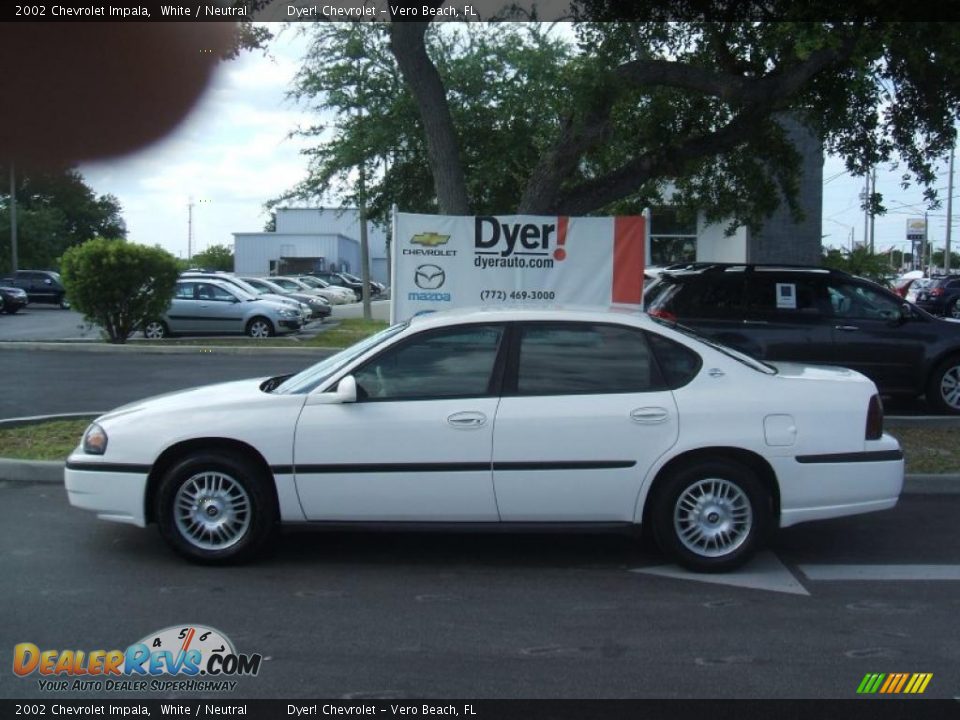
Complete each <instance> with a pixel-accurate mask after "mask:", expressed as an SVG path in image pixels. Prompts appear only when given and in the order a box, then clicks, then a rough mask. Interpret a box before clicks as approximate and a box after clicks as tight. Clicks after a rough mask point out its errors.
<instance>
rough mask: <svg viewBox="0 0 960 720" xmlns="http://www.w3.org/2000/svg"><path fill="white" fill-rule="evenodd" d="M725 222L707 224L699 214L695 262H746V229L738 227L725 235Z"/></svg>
mask: <svg viewBox="0 0 960 720" xmlns="http://www.w3.org/2000/svg"><path fill="white" fill-rule="evenodd" d="M726 229H727V223H726V222H720V223H714V224H707V222H706V220H705V219H704V217H703V214H702V213H701V215H700V217H699V218H698V219H697V262H731V263H742V262H746V261H747V237H748V236H747V229H746V228H745V227H743V226H740V227H738V228H737V229H736V231H735V232H734V234H733V235H729V236H728V235H726V233H725V231H726Z"/></svg>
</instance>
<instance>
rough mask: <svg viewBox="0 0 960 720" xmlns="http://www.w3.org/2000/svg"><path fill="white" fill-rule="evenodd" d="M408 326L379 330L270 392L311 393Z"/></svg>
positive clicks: (286, 393) (398, 325) (404, 324)
mask: <svg viewBox="0 0 960 720" xmlns="http://www.w3.org/2000/svg"><path fill="white" fill-rule="evenodd" d="M409 324H410V323H408V322H403V323H399V324H397V325H392V326H390V327H388V328H387V329H386V330H381V331H380V332H378V333H377V334H376V335H371V336H370V337H368V338H366V339H365V340H361V341H360V342H358V343H357V344H356V345H351V346H350V347H348V348H347V349H346V350H341V351H340V352H338V353H337V354H336V355H331V356H330V357H328V358H327V359H326V360H322V361H320V362H318V363H317V364H316V365H311V366H310V367H308V368H307V369H306V370H302V371H300V372H298V373H297V374H296V375H293V376H292V377H290V378H288V379H287V380H285V381H284V382H282V383H281V384H280V385H278V386H277V387H276V389H274V390H273V391H272V392H275V393H278V394H281V395H295V394H300V393H308V392H311V391H312V390H314V389H316V388H317V387H319V386H320V385H321V384H322V383H323V382H325V381H326V380H328V379H329V378H330V377H331V376H332V375H334V373H336V372H337V371H338V370H340V368H342V367H343V366H344V365H346V364H348V363H350V362H351V361H353V360H355V359H356V358H358V357H360V356H361V355H363V354H364V353H365V352H367V351H368V350H370V349H371V348H374V347H376V346H377V345H379V344H380V343H382V342H385V341H387V340H389V339H390V338H392V337H393V336H394V335H396V334H398V333H400V332H402V331H403V330H406V329H407V326H408V325H409Z"/></svg>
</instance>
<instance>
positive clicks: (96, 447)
mask: <svg viewBox="0 0 960 720" xmlns="http://www.w3.org/2000/svg"><path fill="white" fill-rule="evenodd" d="M83 451H84V452H85V453H87V454H88V455H103V454H104V453H105V452H106V451H107V433H106V431H105V430H104V429H103V428H102V427H100V426H99V425H97V424H96V423H91V424H90V427H88V428H87V429H86V432H84V433H83Z"/></svg>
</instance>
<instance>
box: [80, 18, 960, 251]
mask: <svg viewBox="0 0 960 720" xmlns="http://www.w3.org/2000/svg"><path fill="white" fill-rule="evenodd" d="M278 27H280V26H279V25H273V29H274V30H276V29H277V28H278ZM306 45H307V42H306V39H305V38H304V37H303V36H302V35H300V34H299V33H297V32H295V31H294V30H292V29H285V30H283V31H282V32H280V33H279V36H278V37H277V39H276V40H275V41H273V42H272V43H271V45H270V50H269V55H268V56H265V55H264V54H263V53H261V52H245V53H243V54H242V55H241V56H240V57H239V58H238V59H236V60H232V61H228V62H224V63H221V66H220V68H219V71H218V73H217V75H216V76H215V78H214V81H213V83H212V84H211V87H210V88H209V90H208V91H207V93H206V95H205V96H204V97H203V99H202V100H201V101H200V102H199V103H198V105H197V106H196V107H195V108H194V109H193V111H192V113H191V114H190V115H189V116H188V117H187V119H186V120H185V121H184V122H183V123H182V124H181V125H180V126H179V127H178V128H177V129H176V130H175V131H174V132H173V133H171V134H170V135H168V136H167V137H166V138H165V139H163V140H161V141H159V142H157V143H155V144H154V145H152V146H150V147H148V148H146V149H144V150H142V151H140V152H138V153H136V154H133V155H129V156H126V157H124V158H119V159H112V160H108V161H103V162H98V163H89V164H84V165H82V166H81V168H80V171H81V172H82V173H83V175H84V177H85V179H86V181H87V184H88V185H90V186H91V187H92V188H93V189H94V191H95V192H97V193H98V194H103V193H110V194H113V195H115V196H116V197H117V198H119V200H120V203H121V205H122V207H123V216H124V218H125V220H126V222H127V227H128V231H129V234H128V237H129V239H130V240H131V241H133V242H137V243H142V244H145V245H160V246H162V247H164V248H165V249H167V250H169V251H170V252H172V253H173V254H175V255H178V256H180V257H186V256H187V244H188V243H187V237H188V210H187V206H188V202H189V201H190V198H191V197H192V198H193V202H194V206H193V234H192V237H193V242H192V250H193V252H194V253H196V252H198V251H200V250H203V249H204V248H206V247H208V246H210V245H214V244H225V245H232V244H233V235H232V233H234V232H255V231H259V230H262V229H263V225H264V223H265V222H266V220H267V213H266V211H265V210H264V203H266V202H267V201H268V200H271V199H272V198H275V197H277V196H279V195H280V194H282V193H283V192H284V191H286V190H289V189H290V188H291V187H293V186H294V185H296V184H297V183H298V182H299V181H300V180H302V179H303V178H304V177H305V176H306V168H307V160H306V158H304V157H303V156H302V155H301V154H300V150H301V149H302V148H303V147H306V145H307V143H306V141H304V140H301V139H297V138H292V139H291V138H289V137H288V136H289V133H290V132H291V131H292V130H294V129H295V128H296V127H297V126H298V125H306V124H310V123H311V122H315V121H316V118H315V117H312V116H311V115H309V114H308V113H307V112H306V111H305V110H304V109H303V108H301V107H300V106H298V105H297V104H296V103H295V102H294V101H292V100H290V99H288V98H287V97H286V93H287V91H288V90H289V88H290V82H291V80H292V78H293V76H294V74H295V72H296V70H297V68H298V67H299V63H300V59H301V58H302V57H303V55H304V53H305V51H306ZM900 175H901V172H900V171H896V170H892V169H890V168H888V167H880V168H878V170H877V191H878V192H881V193H882V194H883V196H884V203H885V205H886V206H887V208H888V212H887V214H886V215H884V216H878V217H877V218H876V219H875V230H874V232H875V241H874V242H875V248H876V249H877V251H886V250H887V249H889V248H890V247H897V248H900V249H907V248H908V244H907V242H906V239H905V236H906V221H907V219H908V218H909V217H922V216H923V210H924V205H923V194H922V191H921V190H920V189H919V188H917V187H916V186H914V187H911V188H909V189H907V190H904V189H902V188H901V187H900ZM947 177H948V173H947V169H946V162H944V163H943V166H942V167H941V168H940V175H939V180H940V182H938V183H937V185H936V186H937V187H938V188H941V191H940V197H941V198H942V199H943V201H944V202H943V205H942V207H941V208H940V209H939V210H933V211H931V215H930V220H929V236H930V238H931V239H932V240H933V242H934V246H935V247H943V243H944V238H945V233H946V196H947V191H946V186H947ZM823 180H824V188H823V228H822V233H821V234H822V235H823V236H824V238H823V243H824V246H825V247H826V246H834V247H845V248H847V247H849V242H850V232H851V229H852V230H853V236H854V240H855V242H858V243H859V242H862V241H863V239H864V217H863V211H862V210H860V207H859V205H860V200H859V194H860V192H861V191H862V190H863V179H862V178H857V177H852V176H850V175H849V174H847V173H846V172H845V170H844V165H843V161H842V160H841V159H840V158H836V157H830V156H827V157H826V158H825V161H824V167H823ZM958 195H960V191H958V190H956V189H955V190H954V196H955V197H956V196H958ZM402 209H403V208H401V210H402ZM958 214H960V206H958V208H957V212H955V213H954V215H955V216H956V215H958ZM953 227H954V239H953V242H952V246H953V247H957V246H958V245H960V239H958V238H957V237H956V231H957V229H958V227H960V223H958V221H957V220H956V219H954V223H953Z"/></svg>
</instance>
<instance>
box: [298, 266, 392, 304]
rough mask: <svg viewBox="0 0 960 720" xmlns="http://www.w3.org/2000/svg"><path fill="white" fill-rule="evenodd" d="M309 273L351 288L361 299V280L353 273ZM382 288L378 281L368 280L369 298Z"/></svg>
mask: <svg viewBox="0 0 960 720" xmlns="http://www.w3.org/2000/svg"><path fill="white" fill-rule="evenodd" d="M311 275H313V276H314V277H318V278H320V279H321V280H325V281H326V282H328V283H332V284H334V285H341V286H342V287H345V288H349V289H350V290H353V294H354V295H356V297H357V300H362V299H363V281H362V280H361V279H360V278H358V277H356V276H355V275H350V274H349V273H344V272H315V273H311ZM383 289H384V288H383V285H381V284H380V283H377V282H374V281H372V280H371V281H370V297H371V298H375V297H377V296H378V295H380V294H381V293H382V292H383Z"/></svg>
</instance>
